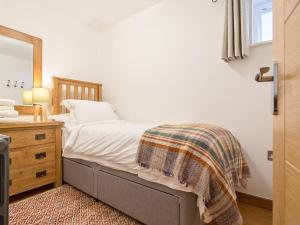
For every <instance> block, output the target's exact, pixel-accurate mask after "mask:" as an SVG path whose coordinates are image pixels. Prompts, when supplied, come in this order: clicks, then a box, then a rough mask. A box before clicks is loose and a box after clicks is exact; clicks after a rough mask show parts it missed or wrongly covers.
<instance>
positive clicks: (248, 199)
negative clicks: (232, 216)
mask: <svg viewBox="0 0 300 225" xmlns="http://www.w3.org/2000/svg"><path fill="white" fill-rule="evenodd" d="M236 194H237V200H238V201H239V202H243V203H247V204H249V205H254V206H257V207H261V208H264V209H269V210H272V208H273V201H272V200H270V199H265V198H261V197H257V196H253V195H249V194H245V193H241V192H237V193H236Z"/></svg>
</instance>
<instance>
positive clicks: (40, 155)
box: [35, 152, 47, 159]
mask: <svg viewBox="0 0 300 225" xmlns="http://www.w3.org/2000/svg"><path fill="white" fill-rule="evenodd" d="M46 157H47V153H46V152H41V153H37V154H35V159H44V158H46Z"/></svg>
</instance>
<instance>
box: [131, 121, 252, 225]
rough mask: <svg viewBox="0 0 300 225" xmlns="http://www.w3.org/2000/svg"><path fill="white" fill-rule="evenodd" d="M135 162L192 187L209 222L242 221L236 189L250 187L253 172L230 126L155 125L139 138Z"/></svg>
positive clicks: (229, 224) (238, 223)
mask: <svg viewBox="0 0 300 225" xmlns="http://www.w3.org/2000/svg"><path fill="white" fill-rule="evenodd" d="M136 161H137V163H138V164H139V165H140V166H141V167H144V168H147V169H150V170H155V171H158V172H160V173H161V175H162V176H167V177H172V178H174V179H177V181H178V182H180V183H182V184H184V185H186V187H189V188H190V189H192V191H193V192H194V193H195V194H197V195H198V206H199V209H200V215H201V216H202V217H203V216H204V215H206V222H210V221H209V220H207V218H211V220H212V221H213V222H214V224H216V225H241V224H242V223H243V221H242V217H241V214H240V212H239V210H238V206H237V203H236V194H235V187H236V186H243V187H246V184H247V180H248V178H249V177H250V170H249V167H248V165H247V163H246V161H245V158H244V156H243V153H242V149H241V145H240V143H239V142H238V140H237V139H236V138H235V137H234V136H233V135H232V134H231V132H229V131H228V130H226V129H224V128H221V127H218V126H214V125H208V124H182V125H161V126H157V127H154V128H151V129H149V130H147V131H146V132H145V133H144V134H143V136H142V138H141V140H140V143H139V149H138V154H137V159H136ZM199 204H202V205H199ZM207 215H209V216H207Z"/></svg>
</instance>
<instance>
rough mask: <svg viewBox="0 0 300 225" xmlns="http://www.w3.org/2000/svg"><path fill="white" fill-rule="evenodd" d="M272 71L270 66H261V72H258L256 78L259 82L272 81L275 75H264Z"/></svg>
mask: <svg viewBox="0 0 300 225" xmlns="http://www.w3.org/2000/svg"><path fill="white" fill-rule="evenodd" d="M269 71H270V67H261V68H260V70H259V73H258V74H256V76H255V80H256V81H257V82H271V81H273V80H274V77H273V76H264V74H266V73H268V72H269Z"/></svg>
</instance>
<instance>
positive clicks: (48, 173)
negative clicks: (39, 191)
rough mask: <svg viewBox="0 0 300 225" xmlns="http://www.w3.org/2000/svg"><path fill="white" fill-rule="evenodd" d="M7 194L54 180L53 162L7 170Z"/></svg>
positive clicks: (26, 189)
mask: <svg viewBox="0 0 300 225" xmlns="http://www.w3.org/2000/svg"><path fill="white" fill-rule="evenodd" d="M9 175H10V180H9V195H10V196H11V195H15V194H18V193H21V192H24V191H28V190H31V189H33V188H37V187H40V186H43V185H46V184H50V183H53V182H55V176H56V175H55V163H54V162H52V163H47V164H43V165H37V166H34V167H28V168H24V169H17V170H11V171H10V172H9Z"/></svg>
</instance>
